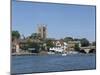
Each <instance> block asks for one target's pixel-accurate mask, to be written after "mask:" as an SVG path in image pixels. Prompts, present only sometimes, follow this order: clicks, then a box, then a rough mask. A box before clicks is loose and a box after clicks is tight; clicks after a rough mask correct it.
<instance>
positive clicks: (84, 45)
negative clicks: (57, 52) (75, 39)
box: [80, 38, 89, 47]
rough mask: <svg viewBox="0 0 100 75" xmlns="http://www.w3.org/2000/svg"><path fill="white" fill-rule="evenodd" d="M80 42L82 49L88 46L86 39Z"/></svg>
mask: <svg viewBox="0 0 100 75" xmlns="http://www.w3.org/2000/svg"><path fill="white" fill-rule="evenodd" d="M80 42H81V46H82V47H86V46H89V41H88V40H87V39H86V38H82V39H81V40H80Z"/></svg>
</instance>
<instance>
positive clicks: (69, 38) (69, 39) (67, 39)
mask: <svg viewBox="0 0 100 75" xmlns="http://www.w3.org/2000/svg"><path fill="white" fill-rule="evenodd" d="M64 41H65V42H68V41H73V38H72V37H65V38H64Z"/></svg>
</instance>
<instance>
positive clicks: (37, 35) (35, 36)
mask: <svg viewBox="0 0 100 75" xmlns="http://www.w3.org/2000/svg"><path fill="white" fill-rule="evenodd" d="M30 38H31V39H38V38H39V34H37V33H32V34H31V36H30Z"/></svg>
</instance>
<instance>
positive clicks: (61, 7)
mask: <svg viewBox="0 0 100 75" xmlns="http://www.w3.org/2000/svg"><path fill="white" fill-rule="evenodd" d="M95 10H96V8H95V6H89V5H71V4H54V3H36V2H20V1H12V30H18V31H19V32H20V33H21V35H25V36H26V37H27V36H29V35H31V34H32V33H35V32H37V24H46V25H47V33H48V34H47V36H48V38H56V39H61V38H64V37H73V38H87V39H88V40H89V41H95V26H96V23H95V17H96V15H95V13H96V12H95Z"/></svg>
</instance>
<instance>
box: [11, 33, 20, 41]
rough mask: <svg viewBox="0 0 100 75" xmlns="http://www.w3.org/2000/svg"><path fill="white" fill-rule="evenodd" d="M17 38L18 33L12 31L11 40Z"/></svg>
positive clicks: (18, 36)
mask: <svg viewBox="0 0 100 75" xmlns="http://www.w3.org/2000/svg"><path fill="white" fill-rule="evenodd" d="M19 38H20V33H19V32H18V31H12V40H14V39H19Z"/></svg>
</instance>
